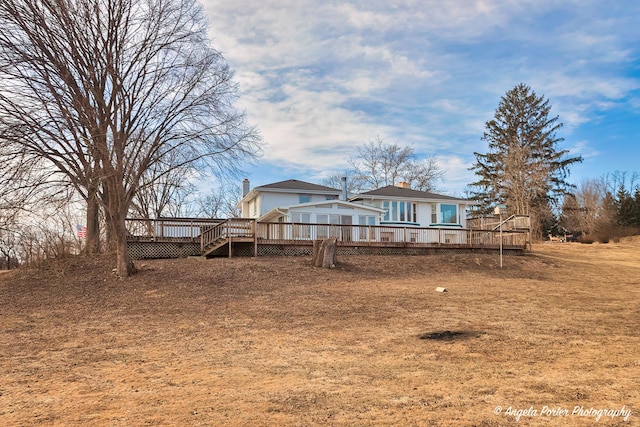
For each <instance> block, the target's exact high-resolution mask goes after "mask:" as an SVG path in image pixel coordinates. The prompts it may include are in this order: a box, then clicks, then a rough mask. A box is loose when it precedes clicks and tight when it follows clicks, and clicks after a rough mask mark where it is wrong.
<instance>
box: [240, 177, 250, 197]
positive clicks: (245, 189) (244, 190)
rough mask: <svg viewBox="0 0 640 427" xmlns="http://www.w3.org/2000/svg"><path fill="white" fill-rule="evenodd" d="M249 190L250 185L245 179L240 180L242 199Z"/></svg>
mask: <svg viewBox="0 0 640 427" xmlns="http://www.w3.org/2000/svg"><path fill="white" fill-rule="evenodd" d="M250 188H251V184H250V183H249V180H248V179H247V178H245V179H243V180H242V197H244V196H246V195H247V194H248V193H249V190H250Z"/></svg>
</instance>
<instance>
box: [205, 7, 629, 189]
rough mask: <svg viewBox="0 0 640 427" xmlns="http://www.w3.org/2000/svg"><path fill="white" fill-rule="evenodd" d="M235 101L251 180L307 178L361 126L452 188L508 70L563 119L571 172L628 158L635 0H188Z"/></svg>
mask: <svg viewBox="0 0 640 427" xmlns="http://www.w3.org/2000/svg"><path fill="white" fill-rule="evenodd" d="M201 2H202V4H203V6H204V10H205V14H206V16H207V19H208V21H209V26H210V36H211V38H212V41H213V42H212V43H213V47H214V48H216V49H218V50H219V51H221V52H222V53H223V55H224V57H225V58H226V60H227V62H228V63H229V65H230V66H231V67H232V69H233V70H234V71H235V81H236V82H237V83H238V85H239V93H240V96H239V99H238V100H237V103H236V105H237V107H238V108H239V109H241V110H244V111H245V112H246V116H247V120H248V122H249V123H250V124H252V125H254V126H256V127H257V128H258V129H259V131H260V133H261V135H262V138H263V141H264V146H263V151H264V152H263V154H262V157H261V158H260V159H259V160H258V161H257V162H255V164H254V165H244V170H245V174H244V175H245V176H246V177H247V178H249V179H250V180H251V184H252V187H253V186H257V185H263V184H268V183H272V182H277V181H281V180H286V179H299V180H303V181H309V182H314V183H319V184H321V183H322V179H323V178H325V177H327V176H329V175H332V174H339V173H342V171H344V170H345V169H346V168H347V167H348V163H347V162H348V160H349V158H350V157H355V156H356V155H357V147H358V146H360V145H363V144H365V143H366V142H368V141H371V140H374V139H376V138H378V137H379V138H381V139H383V140H385V141H388V142H394V143H397V144H399V145H401V146H409V147H411V148H413V150H414V152H415V154H416V155H417V157H418V159H420V158H424V157H427V156H434V157H435V158H436V159H437V162H438V165H439V166H440V167H441V168H442V169H443V170H444V172H445V175H444V179H443V180H442V181H440V182H438V183H437V188H438V190H439V192H441V193H443V194H450V195H455V196H461V195H463V192H464V190H465V187H466V186H467V185H468V184H469V183H471V182H473V181H474V179H475V175H474V173H473V172H472V171H470V170H469V168H470V167H471V166H472V165H473V163H474V160H475V157H474V155H473V153H474V152H479V153H486V152H487V143H486V142H484V141H482V139H481V138H482V134H483V132H484V127H485V123H486V122H487V121H488V120H491V119H492V118H493V114H494V112H495V110H496V108H497V107H498V104H499V102H500V98H501V97H502V96H503V95H504V94H505V93H506V92H507V91H509V90H511V89H512V88H513V87H514V86H516V85H517V84H519V83H525V84H527V85H529V86H530V87H531V89H532V90H533V91H535V92H536V94H537V95H541V96H544V97H545V98H546V99H548V100H549V102H550V104H551V105H552V106H553V108H552V110H551V114H552V115H554V116H555V115H558V116H559V121H560V122H562V123H563V124H564V126H563V127H562V128H561V129H560V131H559V132H558V134H557V136H560V137H562V138H564V141H563V142H561V143H560V144H559V145H558V148H559V149H567V150H570V155H571V156H582V157H583V158H584V161H583V162H582V163H581V164H579V165H575V166H573V167H572V168H571V176H570V178H569V181H570V182H572V183H574V184H579V183H580V182H581V181H583V180H585V179H591V178H598V177H601V176H603V175H605V174H607V173H613V172H615V171H627V172H630V173H631V172H640V141H639V139H640V138H639V136H640V29H639V27H640V2H638V1H637V0H615V1H612V2H605V1H591V0H576V1H558V0H553V1H551V0H495V1H493V0H478V1H457V0H449V1H443V0H416V1H412V0H403V1H393V0H368V1H367V0H363V1H350V2H345V1H333V0H291V1H289V0H276V1H274V0H234V1H227V0H201Z"/></svg>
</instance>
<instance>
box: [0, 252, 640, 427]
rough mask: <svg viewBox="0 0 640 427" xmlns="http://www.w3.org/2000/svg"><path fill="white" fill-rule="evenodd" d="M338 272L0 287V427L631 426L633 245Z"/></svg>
mask: <svg viewBox="0 0 640 427" xmlns="http://www.w3.org/2000/svg"><path fill="white" fill-rule="evenodd" d="M338 261H339V265H338V266H337V267H336V268H335V269H332V270H325V269H315V268H313V267H311V265H310V258H295V257H289V258H285V257H265V258H234V259H226V258H225V259H210V260H204V259H200V258H189V259H180V260H158V261H142V262H138V267H139V268H140V272H139V273H138V274H137V275H135V276H134V277H132V278H129V279H125V280H120V279H118V278H116V277H114V276H113V275H112V273H111V268H112V262H111V261H110V260H108V259H105V258H72V259H67V260H58V261H54V262H48V263H46V264H44V265H41V266H39V267H38V268H30V269H22V270H17V271H14V272H9V273H3V274H1V275H0V348H1V352H0V425H3V426H14V425H15V426H32V425H46V426H49V425H55V426H85V425H92V426H143V425H171V426H173V425H185V426H187V425H188V426H194V425H203V426H217V425H238V426H245V425H251V426H272V425H292V426H309V425H336V426H351V425H367V426H382V425H403V426H452V425H453V426H456V425H462V426H502V425H507V426H508V425H524V426H529V425H530V426H538V425H540V426H549V425H575V426H593V425H598V426H613V425H616V426H617V425H624V426H627V425H640V387H639V386H638V384H640V357H639V354H640V239H636V240H634V241H625V242H621V243H611V244H606V245H598V244H594V245H581V244H573V243H570V244H569V243H566V244H560V243H558V244H546V245H542V244H541V245H537V246H534V251H533V253H532V254H530V255H527V256H522V257H505V259H504V268H502V269H500V268H499V264H498V256H497V255H475V254H467V255H444V254H443V255H432V256H415V257H398V256H377V257H376V256H349V257H346V256H345V257H339V259H338ZM439 286H442V287H446V288H447V292H444V293H440V292H436V291H435V288H436V287H439ZM616 410H617V411H618V413H616V412H614V411H616ZM626 411H630V413H629V414H627V412H626Z"/></svg>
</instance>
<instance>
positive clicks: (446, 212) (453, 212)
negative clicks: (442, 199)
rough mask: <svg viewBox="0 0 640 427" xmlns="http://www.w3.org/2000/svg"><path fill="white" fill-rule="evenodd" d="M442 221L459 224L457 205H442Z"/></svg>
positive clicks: (443, 222)
mask: <svg viewBox="0 0 640 427" xmlns="http://www.w3.org/2000/svg"><path fill="white" fill-rule="evenodd" d="M440 222H441V223H442V224H457V223H458V207H457V206H456V205H444V204H443V205H440Z"/></svg>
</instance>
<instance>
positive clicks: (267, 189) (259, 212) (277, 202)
mask: <svg viewBox="0 0 640 427" xmlns="http://www.w3.org/2000/svg"><path fill="white" fill-rule="evenodd" d="M340 194H341V191H340V190H336V189H335V188H331V187H325V186H324V185H317V184H312V183H310V182H304V181H298V180H297V179H289V180H287V181H281V182H275V183H273V184H267V185H261V186H259V187H255V188H253V189H249V180H248V179H245V180H244V181H242V200H241V201H240V202H239V203H238V207H239V208H240V212H241V215H240V216H241V217H242V218H255V219H258V218H260V217H262V216H263V215H265V214H266V213H267V212H271V211H273V210H274V209H278V208H280V209H282V208H288V207H289V206H294V205H300V204H304V203H317V202H327V201H329V200H338V199H339V198H340Z"/></svg>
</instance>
